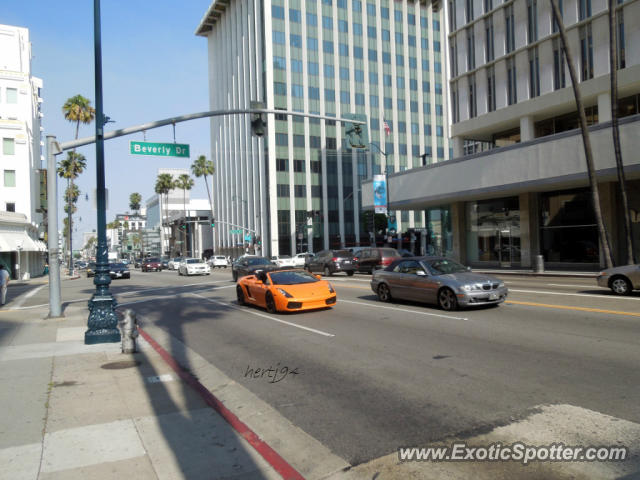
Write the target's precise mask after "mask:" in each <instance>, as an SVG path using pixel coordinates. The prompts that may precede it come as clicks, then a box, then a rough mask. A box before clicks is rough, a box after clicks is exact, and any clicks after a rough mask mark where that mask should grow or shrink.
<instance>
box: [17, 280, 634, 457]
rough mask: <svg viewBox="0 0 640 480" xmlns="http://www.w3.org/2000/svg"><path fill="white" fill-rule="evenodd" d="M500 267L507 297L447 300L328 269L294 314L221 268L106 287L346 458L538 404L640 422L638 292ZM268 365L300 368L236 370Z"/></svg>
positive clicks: (481, 426)
mask: <svg viewBox="0 0 640 480" xmlns="http://www.w3.org/2000/svg"><path fill="white" fill-rule="evenodd" d="M503 278H504V279H505V280H506V283H507V286H508V287H509V289H510V296H509V302H508V303H505V304H502V305H500V306H498V307H494V308H483V309H481V310H464V311H457V312H443V311H441V310H438V309H437V308H436V307H430V306H424V305H419V304H413V303H393V304H381V303H380V302H379V301H378V300H377V299H376V297H375V295H374V294H373V292H372V291H371V289H370V287H369V277H368V276H365V275H362V276H360V275H356V276H354V277H351V278H347V277H343V276H335V277H333V278H332V279H331V281H332V283H333V285H334V287H335V288H336V290H337V293H338V304H337V305H336V306H335V307H334V308H332V309H329V310H324V311H318V312H310V313H303V314H295V315H284V314H280V315H269V314H267V313H266V312H264V311H262V310H259V309H256V308H251V307H239V306H238V305H236V302H235V284H234V283H232V282H231V274H230V272H228V271H227V272H225V271H214V272H213V274H212V275H210V276H204V277H189V278H185V277H179V276H178V275H177V273H176V272H162V273H141V272H139V271H134V272H133V274H132V279H131V280H117V281H114V282H113V283H112V291H113V293H114V294H115V295H116V298H117V299H118V302H119V303H120V304H121V305H122V306H126V305H130V306H131V308H134V309H135V310H136V312H138V314H139V315H140V316H141V319H142V325H143V326H144V325H145V324H149V323H154V324H156V325H157V326H160V327H161V328H163V329H165V330H167V331H169V332H170V333H171V334H172V335H174V336H175V337H177V338H178V339H180V340H182V341H183V342H184V343H185V344H186V345H188V346H189V347H190V348H192V349H193V350H195V351H196V352H198V353H199V354H200V355H202V356H203V357H204V358H206V359H207V360H208V361H209V362H211V363H212V364H213V365H215V366H216V367H217V368H219V369H220V370H222V371H223V372H224V373H225V374H226V375H227V376H229V377H230V378H232V379H233V380H235V381H236V382H239V383H241V384H242V385H244V386H245V387H246V388H248V389H249V390H251V391H252V392H253V393H255V394H256V395H257V396H258V397H260V398H261V399H263V400H264V401H266V402H267V403H269V404H270V405H271V406H273V407H274V408H275V409H276V410H278V411H279V412H280V413H281V414H282V415H283V416H285V417H287V418H288V419H289V420H290V421H291V422H292V423H294V424H295V425H296V426H298V427H300V428H301V429H302V430H304V431H305V432H307V433H308V434H309V435H311V436H313V437H315V438H316V439H318V440H319V441H320V442H322V443H323V444H325V445H326V446H327V447H328V448H329V449H330V450H331V451H333V452H334V453H335V454H337V455H339V456H341V457H342V458H344V459H345V460H346V461H348V462H349V463H351V464H352V465H355V464H359V463H362V462H365V461H368V460H371V459H374V458H377V457H380V456H382V455H385V454H388V453H391V452H393V451H395V450H396V449H397V448H398V447H399V446H415V445H425V444H428V443H430V442H433V441H435V440H438V439H443V438H445V437H449V436H465V435H473V434H475V433H478V432H483V431H488V430H490V429H491V428H492V427H494V426H497V425H505V424H508V423H510V422H512V421H513V420H514V419H517V418H520V417H523V416H526V415H528V414H529V413H531V411H532V409H534V408H535V407H536V406H539V405H542V404H570V405H574V406H580V407H583V408H586V409H589V410H594V411H597V412H601V413H604V414H607V415H611V416H614V417H618V418H622V419H626V420H629V421H632V422H636V423H640V403H639V402H638V401H637V399H638V398H639V394H640V369H639V368H638V366H640V348H639V347H640V295H639V294H638V293H635V294H634V295H632V296H629V297H616V296H613V295H612V294H610V292H609V291H608V290H605V289H601V288H598V287H597V286H596V284H595V279H590V278H587V279H582V278H565V277H563V278H556V277H544V278H539V277H513V276H505V277H503ZM39 287H40V288H39ZM34 290H35V292H34ZM18 292H19V290H18V286H16V288H15V289H11V287H10V300H11V302H10V303H9V304H8V305H7V307H8V308H21V309H29V308H32V307H34V306H37V305H42V304H46V303H47V295H48V291H47V287H46V286H44V287H42V286H39V285H34V286H32V287H29V288H26V289H23V290H22V291H20V292H19V293H20V295H17V294H18ZM92 292H93V284H92V283H91V279H86V278H81V279H78V280H69V281H65V282H64V283H63V299H64V301H65V302H70V301H86V300H87V299H88V297H89V296H90V295H91V293H92ZM16 295H17V296H16ZM27 295H30V296H28V297H27V298H25V296H27ZM270 366H272V367H274V368H276V367H277V368H278V369H279V370H280V371H284V367H287V369H288V370H289V371H292V370H293V369H295V371H296V372H297V374H289V375H287V376H286V377H284V378H283V379H282V380H281V381H278V382H276V383H272V382H270V381H269V379H267V378H251V377H250V376H247V375H246V374H247V371H248V369H256V368H269V367H270ZM278 378H279V377H278Z"/></svg>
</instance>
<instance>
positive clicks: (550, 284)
mask: <svg viewBox="0 0 640 480" xmlns="http://www.w3.org/2000/svg"><path fill="white" fill-rule="evenodd" d="M547 285H549V286H550V287H577V288H601V289H604V290H609V289H608V288H607V287H601V286H600V285H568V284H566V283H547Z"/></svg>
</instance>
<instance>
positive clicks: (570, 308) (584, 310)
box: [505, 300, 640, 317]
mask: <svg viewBox="0 0 640 480" xmlns="http://www.w3.org/2000/svg"><path fill="white" fill-rule="evenodd" d="M505 303H511V304H513V305H527V306H530V307H544V308H558V309H561V310H578V311H580V312H593V313H610V314H612V315H627V316H630V317H640V313H635V312H620V311H618V310H604V309H602V308H588V307H570V306H568V305H549V304H546V303H534V302H518V301H516V300H505Z"/></svg>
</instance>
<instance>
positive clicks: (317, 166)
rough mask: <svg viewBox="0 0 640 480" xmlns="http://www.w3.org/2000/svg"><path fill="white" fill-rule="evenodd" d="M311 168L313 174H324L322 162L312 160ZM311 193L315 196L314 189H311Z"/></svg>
mask: <svg viewBox="0 0 640 480" xmlns="http://www.w3.org/2000/svg"><path fill="white" fill-rule="evenodd" d="M309 168H310V169H311V173H322V162H321V161H320V160H311V162H309ZM318 186H319V185H318ZM311 193H312V194H313V187H311ZM314 196H315V195H314Z"/></svg>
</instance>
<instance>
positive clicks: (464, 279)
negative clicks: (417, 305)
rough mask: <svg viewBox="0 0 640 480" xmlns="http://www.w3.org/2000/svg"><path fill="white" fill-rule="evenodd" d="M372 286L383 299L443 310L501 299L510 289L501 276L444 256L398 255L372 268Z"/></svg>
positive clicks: (502, 299) (503, 298)
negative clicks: (380, 266) (388, 263)
mask: <svg viewBox="0 0 640 480" xmlns="http://www.w3.org/2000/svg"><path fill="white" fill-rule="evenodd" d="M371 289H372V290H373V291H374V293H376V294H377V295H378V298H379V299H380V300H381V301H383V302H390V301H391V300H392V299H402V300H413V301H416V302H424V303H432V304H437V305H438V306H439V307H440V308H442V309H443V310H456V309H457V308H458V307H475V306H480V305H492V304H497V303H502V302H504V300H505V299H506V298H507V295H508V293H509V291H508V289H507V287H505V285H504V282H503V281H502V280H500V279H498V278H496V277H493V276H490V275H484V274H480V273H473V272H471V269H470V268H469V267H465V266H464V265H461V264H459V263H458V262H456V261H454V260H451V259H448V258H445V257H413V258H400V259H398V260H396V261H394V262H393V263H392V264H391V265H389V266H388V267H387V268H385V269H383V270H375V271H374V272H373V277H372V278H371Z"/></svg>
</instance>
